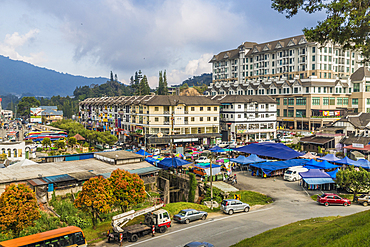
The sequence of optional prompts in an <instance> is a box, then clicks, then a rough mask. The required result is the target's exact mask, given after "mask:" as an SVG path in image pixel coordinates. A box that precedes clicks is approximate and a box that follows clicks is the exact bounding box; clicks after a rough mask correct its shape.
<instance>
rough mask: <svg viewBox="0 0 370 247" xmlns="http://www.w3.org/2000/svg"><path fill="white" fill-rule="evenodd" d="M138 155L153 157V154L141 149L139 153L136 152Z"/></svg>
mask: <svg viewBox="0 0 370 247" xmlns="http://www.w3.org/2000/svg"><path fill="white" fill-rule="evenodd" d="M136 154H140V155H143V156H144V155H145V156H148V155H152V154H150V153H148V152H145V150H144V149H140V150H139V151H137V152H136Z"/></svg>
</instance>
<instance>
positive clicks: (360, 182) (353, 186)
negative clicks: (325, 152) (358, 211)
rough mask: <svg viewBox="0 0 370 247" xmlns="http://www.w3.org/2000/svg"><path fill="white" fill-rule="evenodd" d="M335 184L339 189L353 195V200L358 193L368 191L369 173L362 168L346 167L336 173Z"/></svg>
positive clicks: (369, 185)
mask: <svg viewBox="0 0 370 247" xmlns="http://www.w3.org/2000/svg"><path fill="white" fill-rule="evenodd" d="M335 182H336V183H337V184H338V185H339V186H340V187H341V188H344V189H346V190H347V191H349V192H352V193H353V194H354V196H353V200H355V199H356V196H357V194H358V193H359V192H362V191H368V190H369V189H370V172H368V171H366V170H365V169H363V168H362V167H359V168H358V167H356V168H355V167H353V166H350V167H347V168H346V169H345V170H340V171H338V172H337V177H336V180H335Z"/></svg>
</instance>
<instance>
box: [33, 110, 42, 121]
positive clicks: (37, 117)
mask: <svg viewBox="0 0 370 247" xmlns="http://www.w3.org/2000/svg"><path fill="white" fill-rule="evenodd" d="M41 112H42V109H41V108H30V114H31V123H42V118H41Z"/></svg>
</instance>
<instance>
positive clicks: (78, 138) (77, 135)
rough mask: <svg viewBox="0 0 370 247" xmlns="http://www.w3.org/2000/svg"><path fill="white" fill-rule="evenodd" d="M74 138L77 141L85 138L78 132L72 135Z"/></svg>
mask: <svg viewBox="0 0 370 247" xmlns="http://www.w3.org/2000/svg"><path fill="white" fill-rule="evenodd" d="M74 138H76V140H77V141H84V140H85V138H83V137H82V136H81V135H80V134H76V135H75V136H74Z"/></svg>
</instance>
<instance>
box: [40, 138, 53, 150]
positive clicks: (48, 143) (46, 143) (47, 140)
mask: <svg viewBox="0 0 370 247" xmlns="http://www.w3.org/2000/svg"><path fill="white" fill-rule="evenodd" d="M41 144H42V145H43V146H44V147H46V148H47V147H51V140H50V138H49V137H45V138H44V140H42V142H41Z"/></svg>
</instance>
